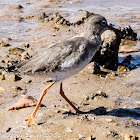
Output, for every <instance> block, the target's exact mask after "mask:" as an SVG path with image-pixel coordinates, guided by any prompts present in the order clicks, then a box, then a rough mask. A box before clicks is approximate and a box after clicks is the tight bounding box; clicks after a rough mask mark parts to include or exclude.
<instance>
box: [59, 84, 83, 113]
mask: <svg viewBox="0 0 140 140" xmlns="http://www.w3.org/2000/svg"><path fill="white" fill-rule="evenodd" d="M60 95H61V96H62V97H63V98H64V99H65V100H66V101H67V102H68V103H69V105H71V107H72V108H73V109H74V110H75V111H76V113H77V114H82V113H84V112H82V111H80V110H79V109H77V108H76V107H75V106H74V105H73V104H72V102H71V101H70V100H69V99H68V98H67V97H66V96H65V94H64V91H63V89H62V83H61V84H60Z"/></svg>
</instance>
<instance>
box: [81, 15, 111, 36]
mask: <svg viewBox="0 0 140 140" xmlns="http://www.w3.org/2000/svg"><path fill="white" fill-rule="evenodd" d="M108 27H109V26H108V24H107V20H106V19H105V18H104V17H103V16H100V15H97V16H93V17H90V18H89V19H87V22H86V23H85V27H84V34H85V35H86V36H87V37H90V36H92V35H101V34H102V33H103V32H104V31H105V30H107V29H108Z"/></svg>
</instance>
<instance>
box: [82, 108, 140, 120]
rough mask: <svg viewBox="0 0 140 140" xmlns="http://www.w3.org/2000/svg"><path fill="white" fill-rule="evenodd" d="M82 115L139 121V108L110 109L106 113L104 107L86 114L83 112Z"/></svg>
mask: <svg viewBox="0 0 140 140" xmlns="http://www.w3.org/2000/svg"><path fill="white" fill-rule="evenodd" d="M84 114H95V115H107V116H116V117H121V118H124V117H130V118H133V119H135V120H140V108H131V109H125V108H117V109H112V110H110V111H106V108H104V107H98V108H96V109H94V110H90V111H88V112H84Z"/></svg>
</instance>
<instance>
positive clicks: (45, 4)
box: [0, 0, 140, 140]
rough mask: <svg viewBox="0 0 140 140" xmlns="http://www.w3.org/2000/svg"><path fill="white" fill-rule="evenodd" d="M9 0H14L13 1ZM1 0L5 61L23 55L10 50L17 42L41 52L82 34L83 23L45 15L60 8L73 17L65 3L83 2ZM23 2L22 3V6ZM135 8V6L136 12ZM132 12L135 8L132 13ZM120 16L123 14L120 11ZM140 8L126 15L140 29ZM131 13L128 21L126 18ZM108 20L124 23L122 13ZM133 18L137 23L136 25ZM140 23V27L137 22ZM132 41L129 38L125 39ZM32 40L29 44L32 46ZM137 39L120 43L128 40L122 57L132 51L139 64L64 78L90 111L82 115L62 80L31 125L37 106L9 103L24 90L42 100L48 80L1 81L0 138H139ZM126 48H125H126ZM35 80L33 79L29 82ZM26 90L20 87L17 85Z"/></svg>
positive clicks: (76, 98)
mask: <svg viewBox="0 0 140 140" xmlns="http://www.w3.org/2000/svg"><path fill="white" fill-rule="evenodd" d="M8 2H9V3H8ZM8 2H7V3H6V2H2V3H0V7H1V14H0V30H1V33H0V40H1V42H2V43H1V47H0V52H1V55H0V66H3V67H4V66H6V63H7V62H8V61H10V62H11V61H14V62H16V61H20V60H21V59H24V57H22V56H21V53H22V52H21V51H19V52H18V53H17V52H16V53H14V54H9V49H10V48H13V47H18V48H22V49H24V50H25V52H28V54H29V57H30V56H32V55H34V54H36V53H38V52H39V51H42V50H43V49H44V48H46V47H48V46H49V45H50V44H52V43H56V42H58V41H62V40H65V39H67V38H70V37H72V36H74V35H77V34H79V33H81V31H82V30H83V25H80V26H78V25H76V26H67V25H63V24H56V22H55V21H54V20H52V21H49V22H48V21H43V20H40V16H41V15H42V13H43V12H45V13H46V15H50V14H52V13H56V12H58V13H59V14H61V15H62V16H63V17H65V18H66V19H67V20H69V19H70V18H71V17H73V15H74V14H75V12H73V11H71V12H67V11H66V10H64V11H63V10H62V9H65V8H66V7H70V6H71V7H74V6H75V5H78V4H80V3H82V1H72V2H71V1H59V0H50V1H46V0H43V1H38V0H36V1H32V0H30V1H29V2H22V1H15V2H11V1H8ZM19 4H21V6H22V7H23V8H22V7H21V6H20V5H19ZM133 11H134V10H132V12H133ZM132 12H130V13H132ZM118 15H119V14H118ZM138 15H139V14H138V11H137V12H133V14H131V16H133V18H132V19H130V20H129V18H128V16H130V15H129V14H127V15H126V14H124V16H123V20H124V22H126V23H129V24H130V25H131V23H132V27H135V28H134V30H135V31H136V32H138V33H139V32H140V30H138V27H139V23H138V19H139V18H140V17H139V16H138ZM125 16H126V20H125ZM107 19H108V20H109V21H114V22H116V23H122V16H120V17H119V16H117V18H116V19H115V20H114V19H113V20H112V16H110V17H109V15H108V16H107ZM134 21H135V22H136V23H137V24H134ZM134 25H135V26H134ZM126 42H127V41H126ZM4 43H6V44H9V45H6V44H4ZM28 44H29V45H28ZM132 44H136V46H135V47H137V48H139V47H140V46H139V44H140V43H139V41H135V42H132V43H131V45H130V44H129V43H127V44H125V43H123V44H121V45H122V47H124V46H123V45H127V49H128V48H129V46H131V47H130V48H129V49H128V50H127V51H126V52H125V53H120V54H119V56H120V57H119V60H120V61H122V60H123V59H124V58H125V57H126V56H127V55H132V57H133V59H132V63H133V64H135V65H136V66H137V68H135V69H133V70H131V71H122V72H120V73H119V74H118V75H116V74H115V72H113V71H110V72H109V73H108V74H102V75H95V74H92V73H90V72H89V69H88V66H87V67H86V68H85V69H84V70H83V71H81V72H80V73H78V74H77V75H74V76H72V77H70V78H68V79H66V80H65V81H64V82H63V88H64V91H65V94H66V95H67V96H68V97H69V99H70V100H71V101H72V102H73V103H74V104H75V105H76V106H77V107H79V109H80V110H83V111H87V114H80V115H77V114H75V112H74V111H73V109H72V108H71V107H70V106H69V105H68V104H67V103H66V102H65V101H64V100H63V99H62V98H61V96H60V95H59V84H60V83H56V84H55V85H54V86H53V87H52V88H51V89H50V90H49V91H48V93H47V94H46V95H45V97H44V99H43V101H42V104H43V105H42V106H41V107H40V108H39V110H38V111H37V114H36V117H35V119H36V122H37V123H38V126H34V125H32V124H31V125H30V126H29V127H27V120H28V116H29V115H30V113H31V112H32V111H33V110H34V107H28V108H23V109H20V110H13V111H8V110H7V107H8V106H10V105H12V104H14V103H15V102H17V101H18V100H19V99H20V98H22V97H23V96H24V95H31V96H33V97H34V98H35V99H38V98H39V96H40V94H41V92H42V90H43V89H44V88H45V87H46V86H47V85H48V84H49V82H48V81H47V79H46V78H43V77H40V76H34V77H32V76H28V75H21V77H22V79H21V80H19V81H14V78H13V77H12V76H11V75H12V73H11V74H10V76H11V78H9V76H7V78H5V79H2V78H1V81H0V87H1V93H0V100H1V102H0V139H1V140H8V139H11V140H13V139H16V140H21V139H22V140H26V139H28V140H45V139H47V140H48V139H58V140H77V139H81V140H82V139H83V140H138V139H140V88H139V85H140V69H139V66H140V52H139V51H138V49H137V52H135V51H134V52H133V51H130V50H135V49H133V46H132ZM123 50H124V48H123ZM29 81H30V82H29ZM17 86H18V87H20V88H21V89H22V90H18V91H17V90H15V87H17Z"/></svg>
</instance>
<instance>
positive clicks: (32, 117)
mask: <svg viewBox="0 0 140 140" xmlns="http://www.w3.org/2000/svg"><path fill="white" fill-rule="evenodd" d="M30 122H33V124H34V125H37V123H36V122H35V119H34V115H33V114H31V115H29V119H28V123H27V126H29V125H30Z"/></svg>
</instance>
